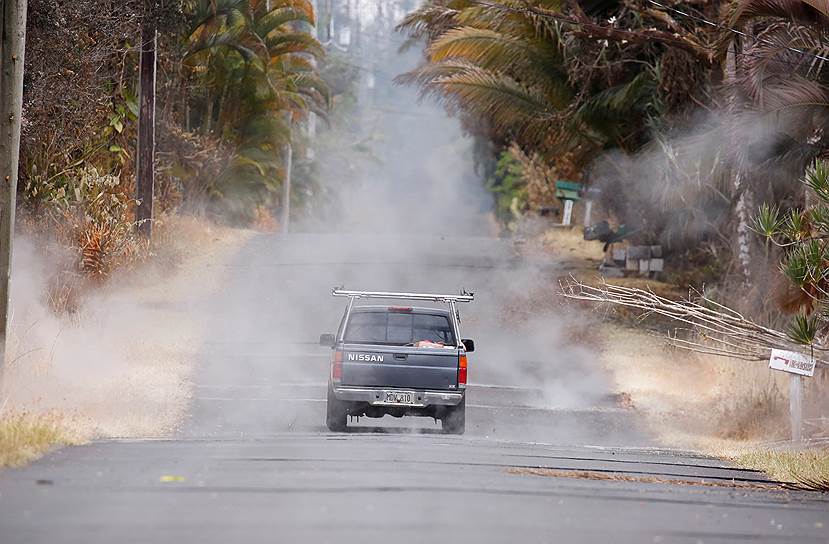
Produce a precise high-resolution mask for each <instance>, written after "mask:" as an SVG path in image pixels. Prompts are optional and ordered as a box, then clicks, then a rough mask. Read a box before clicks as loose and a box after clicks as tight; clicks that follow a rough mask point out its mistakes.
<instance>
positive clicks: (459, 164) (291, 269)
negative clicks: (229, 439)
mask: <svg viewBox="0 0 829 544" xmlns="http://www.w3.org/2000/svg"><path fill="white" fill-rule="evenodd" d="M381 4H383V3H380V2H377V3H372V2H369V1H364V2H362V3H361V5H362V6H363V8H367V9H369V8H371V7H372V6H374V7H376V8H377V9H378V10H379V9H380V8H381V7H382V6H381ZM383 5H384V4H383ZM409 7H413V6H409ZM378 13H379V12H378ZM403 13H404V10H401V9H397V10H396V11H395V10H392V11H391V12H389V11H386V12H383V13H382V14H378V16H377V17H375V18H373V19H372V22H371V24H367V25H364V26H363V27H362V28H361V27H359V25H357V26H356V27H355V25H351V26H350V31H351V32H352V39H353V36H354V32H362V39H361V41H360V47H359V48H352V51H351V53H349V55H348V61H349V62H352V63H355V64H358V65H360V66H361V67H362V68H361V70H360V74H361V81H360V86H359V90H358V96H359V98H360V104H359V107H358V109H357V111H356V115H357V117H356V119H355V120H354V127H356V129H355V130H341V131H340V132H339V133H337V132H336V131H335V133H334V134H327V135H325V134H323V135H321V136H322V137H323V138H328V139H329V140H331V139H333V140H334V147H336V146H339V147H341V148H343V149H345V148H352V147H353V144H354V142H357V141H364V142H368V143H367V144H366V146H367V147H368V148H369V149H370V151H369V153H368V156H369V158H367V157H366V156H363V157H362V158H360V159H357V158H355V159H354V163H353V164H350V165H349V166H346V167H344V166H343V163H342V162H341V161H333V160H329V157H328V156H326V155H324V154H323V153H322V150H317V159H318V160H319V166H320V172H321V173H322V178H323V180H324V182H325V183H326V184H327V186H328V189H329V191H331V192H333V194H335V195H336V198H335V199H334V202H333V206H332V207H331V208H330V209H329V210H328V213H327V214H326V215H325V216H324V217H323V218H322V221H319V220H316V221H311V220H308V221H302V220H300V219H298V218H295V219H294V224H293V232H292V234H291V235H290V236H289V237H287V238H280V237H279V236H274V235H261V236H257V237H253V238H252V239H249V237H248V236H247V235H230V234H226V235H224V236H223V237H222V240H219V241H218V242H217V243H213V242H214V241H212V240H210V243H206V242H204V241H203V242H202V243H199V244H196V246H195V247H193V248H190V250H191V252H192V253H193V254H197V255H198V254H199V253H200V252H202V251H204V249H205V248H208V247H213V248H217V249H216V250H215V251H214V252H213V253H212V254H204V255H200V256H199V257H198V258H196V259H191V260H190V261H188V262H186V263H185V266H183V268H182V269H181V270H180V271H179V272H178V273H176V274H174V275H171V274H170V273H169V271H168V270H163V269H162V270H155V271H153V270H152V269H149V270H148V269H143V268H142V269H141V270H139V272H138V273H137V274H133V275H128V276H125V277H123V278H114V279H113V281H112V282H111V285H110V287H108V288H106V289H104V290H103V291H101V292H100V294H98V295H96V296H95V297H94V298H91V299H88V300H87V302H86V304H85V305H84V308H83V311H82V312H81V314H80V315H78V316H77V317H75V318H73V319H72V320H67V319H58V318H55V317H54V316H52V315H50V313H49V311H48V310H47V309H46V308H45V306H44V304H43V299H42V297H43V292H44V289H45V287H46V282H47V280H48V276H49V271H50V270H51V268H50V263H44V262H40V261H37V260H35V259H33V257H32V255H33V253H32V252H31V251H30V250H29V249H28V248H27V246H26V245H25V244H22V245H20V246H19V250H18V253H17V261H16V263H15V270H16V271H17V273H16V274H15V278H16V280H15V281H16V284H15V287H14V294H13V296H14V298H15V301H16V302H15V312H16V315H15V331H18V332H17V334H18V335H19V338H20V340H19V344H18V345H17V347H16V351H15V352H16V353H18V354H20V355H23V356H22V357H21V358H20V359H19V360H18V361H17V362H16V363H15V365H14V366H13V367H12V369H11V372H10V373H9V375H8V379H7V380H6V385H5V392H4V395H5V396H6V397H9V398H11V399H12V400H11V402H13V403H15V404H16V405H20V406H28V405H36V406H38V407H41V408H42V407H56V408H60V409H68V410H77V412H78V413H79V414H80V415H81V416H82V417H84V418H88V419H90V420H92V422H93V425H94V427H95V430H96V431H97V432H98V433H101V434H105V435H133V436H134V435H152V434H159V433H164V432H167V431H169V430H171V429H172V428H173V427H175V426H176V425H177V423H178V420H179V419H180V418H181V416H182V415H183V414H184V413H185V411H187V404H188V403H187V399H188V398H189V397H190V395H191V394H192V396H193V401H194V402H193V404H192V407H191V409H190V413H191V416H192V417H190V418H189V419H188V420H187V423H186V424H185V428H184V432H186V433H190V434H194V435H199V436H204V435H209V434H216V433H230V434H233V435H240V434H241V435H251V434H268V433H273V432H278V431H284V430H286V429H298V428H304V429H313V430H320V429H321V428H322V423H323V412H322V411H323V410H324V402H321V401H322V400H323V399H324V396H325V381H326V380H327V375H328V358H329V354H328V353H327V352H326V350H325V349H324V348H321V347H320V346H318V345H317V338H318V335H319V334H320V333H323V332H333V331H334V330H335V329H336V327H337V325H338V323H339V319H340V316H341V315H342V311H343V308H344V300H343V299H334V298H332V297H331V296H330V295H329V293H330V288H331V287H333V286H334V285H341V284H344V285H346V286H347V287H349V288H354V289H367V290H389V291H421V292H450V293H451V292H457V291H458V290H459V289H461V288H465V289H468V290H471V291H475V292H476V301H475V302H474V303H472V304H470V305H466V306H462V307H461V308H460V310H461V317H462V319H463V332H464V335H465V336H468V337H472V338H474V339H475V340H476V343H477V346H478V350H477V351H476V353H475V354H473V356H472V357H471V358H470V381H471V382H472V384H473V389H472V390H471V393H470V395H471V398H470V405H471V412H470V416H469V417H470V431H469V432H471V433H473V434H480V435H486V436H500V437H503V438H510V439H523V440H547V441H561V442H571V443H574V442H578V441H591V442H593V443H596V442H605V443H607V441H613V440H615V439H616V438H615V437H616V436H618V435H613V434H612V433H611V434H609V431H607V430H606V429H602V430H601V431H597V430H596V429H591V428H590V426H589V425H585V424H584V422H583V421H575V422H574V421H573V420H572V418H571V419H569V420H566V421H564V420H562V419H561V418H560V417H559V416H557V415H556V413H555V412H548V411H533V410H531V409H530V410H525V408H527V407H529V408H541V407H543V408H556V409H565V410H590V409H594V408H607V409H610V408H613V402H612V400H608V396H609V392H610V386H609V384H608V383H607V381H606V378H605V376H604V374H603V372H602V370H601V369H600V368H599V365H598V363H597V359H598V358H597V356H596V352H595V349H594V348H593V347H591V346H585V345H577V344H576V343H574V342H571V341H570V340H569V336H570V334H569V329H568V327H572V324H573V318H572V316H569V315H567V314H565V313H563V311H562V309H561V307H560V306H559V305H558V304H556V303H555V302H553V298H554V296H555V295H554V292H553V288H552V286H553V285H554V284H555V278H556V277H557V275H559V274H560V273H561V270H560V269H559V268H558V265H557V263H556V262H554V261H551V260H549V259H543V258H542V259H538V260H537V261H535V262H532V263H529V262H527V261H526V260H524V259H523V258H522V257H521V256H520V255H519V254H518V253H517V252H516V250H515V248H514V247H513V245H512V243H511V242H509V241H507V240H499V239H497V238H496V236H497V230H498V229H497V227H496V226H495V222H494V220H493V219H492V215H491V213H490V209H491V207H492V198H491V196H490V195H489V194H487V192H486V191H485V190H484V188H483V183H482V180H480V179H479V178H478V176H477V175H476V174H475V171H474V163H473V157H472V144H471V141H470V140H469V139H467V138H465V137H464V136H463V135H462V134H461V130H460V128H459V125H458V123H457V122H456V121H455V120H453V119H449V118H448V117H447V116H446V114H445V112H444V111H443V110H442V109H441V108H440V107H438V106H435V105H432V104H420V105H418V104H417V100H416V96H415V91H414V90H413V89H409V88H402V87H396V86H393V84H392V81H391V80H392V78H393V77H394V76H395V75H397V73H400V72H402V71H405V70H408V69H409V68H411V67H412V66H414V64H415V63H416V62H418V61H419V58H420V53H419V52H418V51H416V50H414V49H413V50H410V51H409V52H407V53H405V54H401V55H398V53H397V46H398V45H399V44H400V43H401V42H402V39H401V38H400V37H398V36H396V35H395V34H394V33H393V32H392V31H391V28H392V27H393V25H394V23H396V22H397V20H398V19H399V17H401V16H402V15H403ZM366 68H368V69H366ZM349 156H352V157H353V154H351V155H349ZM370 157H373V159H372V158H370ZM317 217H318V216H317ZM177 236H182V239H183V240H189V239H191V238H188V237H187V236H186V235H183V234H181V233H177ZM235 246H238V248H239V251H238V253H237V252H236V251H235V249H236V247H235ZM23 270H31V271H33V272H32V273H31V274H23V273H21V271H23ZM35 271H37V272H35ZM52 346H54V349H52ZM31 349H36V350H37V351H34V352H30V353H29V354H27V355H26V352H27V351H28V350H31ZM36 354H37V356H35V355H36ZM194 363H195V364H196V365H197V366H196V368H195V373H194V374H193V373H192V368H193V364H194ZM191 376H192V378H191ZM41 377H42V378H43V379H41ZM191 379H192V382H193V383H192V384H190V383H189V382H190V380H191ZM33 384H37V385H36V387H34V386H33V387H29V386H30V385H33ZM475 384H479V385H481V386H480V387H478V388H475V387H474V385H475ZM483 386H487V387H483ZM490 386H495V387H490ZM4 398H5V397H4ZM395 423H396V422H395ZM421 423H424V424H428V421H425V420H420V421H418V422H417V423H416V424H417V425H420V424H421ZM505 433H508V434H505ZM580 433H581V434H580ZM584 433H587V434H586V435H585V434H584ZM585 436H587V437H585Z"/></svg>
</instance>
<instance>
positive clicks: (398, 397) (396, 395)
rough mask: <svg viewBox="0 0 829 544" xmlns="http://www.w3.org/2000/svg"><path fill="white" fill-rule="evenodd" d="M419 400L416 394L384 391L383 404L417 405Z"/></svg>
mask: <svg viewBox="0 0 829 544" xmlns="http://www.w3.org/2000/svg"><path fill="white" fill-rule="evenodd" d="M416 400H417V398H416V397H415V394H414V393H407V392H406V391H384V392H383V404H403V405H405V404H415V402H416Z"/></svg>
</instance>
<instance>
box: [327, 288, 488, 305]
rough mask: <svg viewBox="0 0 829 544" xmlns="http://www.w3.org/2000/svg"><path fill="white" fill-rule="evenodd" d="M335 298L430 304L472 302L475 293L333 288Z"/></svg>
mask: <svg viewBox="0 0 829 544" xmlns="http://www.w3.org/2000/svg"><path fill="white" fill-rule="evenodd" d="M331 294H333V295H334V296H335V297H350V298H392V299H401V300H429V301H432V302H447V303H454V302H472V301H473V300H474V298H475V293H467V292H466V291H465V290H461V292H460V294H458V295H438V294H432V293H392V292H385V291H349V290H346V289H343V288H342V287H335V288H334V290H333V291H332V293H331Z"/></svg>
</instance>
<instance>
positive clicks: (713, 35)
mask: <svg viewBox="0 0 829 544" xmlns="http://www.w3.org/2000/svg"><path fill="white" fill-rule="evenodd" d="M827 22H829V12H827V11H826V9H825V6H820V5H817V4H815V3H814V2H807V1H804V2H801V1H796V2H777V1H771V2H769V1H757V0H723V1H715V2H704V3H701V2H693V1H692V2H684V1H681V2H677V1H668V2H663V1H649V0H642V1H640V2H633V3H631V2H614V1H603V2H581V1H567V2H563V3H562V2H558V1H550V0H529V1H527V0H497V1H476V0H427V1H426V2H425V3H424V4H423V5H422V6H421V7H420V8H419V9H417V10H414V11H412V12H411V13H410V14H409V15H408V16H407V17H406V19H405V20H404V21H403V22H402V23H401V24H400V25H399V29H400V30H401V31H403V32H405V33H407V34H408V35H409V36H410V38H411V40H412V42H413V43H419V42H420V41H424V42H425V43H426V48H425V52H424V58H423V63H422V64H421V65H420V66H419V67H418V68H416V69H415V70H412V71H411V72H409V73H406V74H403V75H401V76H400V77H399V78H398V82H399V83H401V84H406V85H413V86H415V87H417V88H418V89H419V90H420V92H421V95H422V96H423V97H424V98H426V99H433V100H437V101H439V102H440V103H442V104H443V105H444V106H445V107H446V110H447V111H448V112H449V113H450V114H452V115H455V116H457V117H458V119H459V120H460V122H461V123H462V124H463V125H464V127H465V129H466V130H467V131H468V132H469V133H470V134H472V135H473V137H474V138H475V140H476V142H477V145H476V149H477V150H478V154H477V160H478V162H479V169H480V170H481V171H482V172H483V173H484V178H485V180H486V181H485V183H486V187H487V188H488V189H489V190H490V191H492V192H493V194H494V195H495V198H496V204H497V206H496V210H497V214H498V216H499V218H500V219H501V220H502V223H503V224H504V225H505V226H506V228H507V229H509V230H512V231H513V232H519V231H521V229H522V225H535V226H537V224H538V219H537V218H538V216H539V215H541V214H542V213H544V212H545V211H546V210H549V209H558V212H559V213H560V210H561V204H562V203H561V201H560V200H559V195H557V193H556V190H555V188H556V182H557V181H558V180H566V181H575V182H581V183H584V184H585V185H586V186H587V187H589V188H590V189H591V190H593V191H595V194H597V195H598V197H597V200H598V205H599V206H600V210H601V211H600V212H599V213H600V214H601V215H600V216H598V217H597V216H594V217H597V219H596V220H601V219H607V220H608V221H609V222H610V224H611V225H613V226H615V227H618V228H624V229H625V230H626V231H627V232H629V233H630V234H629V235H628V236H627V241H628V243H629V244H631V245H657V244H658V245H661V246H662V248H663V250H664V251H665V258H666V272H665V273H664V274H662V275H661V278H660V279H661V280H663V281H657V280H654V279H651V280H635V279H631V278H626V279H610V280H608V281H610V282H611V283H617V284H620V285H630V286H636V287H641V288H644V289H647V290H655V291H656V292H659V293H664V294H667V296H669V297H676V298H687V297H688V296H689V293H690V294H691V295H693V293H695V292H696V293H704V294H705V296H706V297H708V298H709V299H711V300H716V301H717V302H718V303H722V304H725V305H728V306H730V307H733V308H736V309H737V310H739V311H740V312H741V313H742V314H743V315H746V316H748V318H749V319H751V320H753V321H754V322H756V323H760V324H762V325H765V326H770V327H773V328H775V329H778V330H781V331H784V332H785V333H786V334H787V335H788V337H789V338H790V339H791V340H793V341H794V342H797V343H799V344H802V345H803V346H804V350H806V351H807V352H808V351H809V350H814V351H815V353H817V354H818V355H820V354H822V353H824V350H825V349H827V348H829V345H827V344H826V338H827V336H826V335H827V332H829V327H827V325H826V317H825V316H826V315H827V312H826V293H827V286H826V285H824V284H825V283H826V280H825V278H826V276H827V271H829V258H827V247H829V246H827V242H826V229H827V218H826V217H825V216H826V214H827V210H826V207H827V202H828V201H829V192H827V190H829V189H828V188H829V174H828V173H827V172H829V166H827V164H829V163H826V162H824V160H825V158H826V157H827V155H828V153H827V152H829V140H827V134H829V132H827V128H829V125H827V122H829V109H828V107H829V64H828V63H827V62H826V46H825V44H826V43H827V38H829V35H827V28H829V25H827ZM558 217H560V215H559V216H558ZM527 232H537V228H536V230H535V231H532V230H531V231H527ZM566 238H567V237H566V236H565V235H563V234H561V233H558V232H554V231H547V232H546V233H544V234H543V235H542V236H541V238H540V242H541V244H542V248H543V247H545V246H546V247H547V248H548V249H549V250H550V251H554V252H561V251H574V250H575V249H576V248H575V245H574V243H573V242H572V240H568V239H566ZM596 245H597V251H596V253H595V255H593V256H591V259H590V260H589V261H586V260H584V259H582V260H581V263H582V264H581V265H580V264H579V263H578V261H579V259H573V258H572V257H571V256H569V255H568V254H567V253H564V257H563V258H564V259H565V261H566V262H567V263H569V264H568V266H569V267H570V271H572V272H574V273H576V274H577V275H579V276H580V277H582V278H585V281H595V272H594V271H593V270H595V269H593V270H590V269H591V268H593V267H595V266H597V264H598V262H599V260H600V259H601V257H602V255H601V251H600V250H599V249H598V248H599V246H598V243H596ZM570 255H573V254H572V253H571V254H570ZM585 262H587V263H589V265H588V266H584V263H585ZM591 276H592V277H591ZM589 277H590V278H589ZM587 278H589V279H587ZM640 314H641V312H637V311H632V310H630V309H622V310H621V311H619V312H616V313H615V315H616V316H617V318H618V319H620V320H621V322H622V323H625V324H627V325H629V326H632V327H634V328H641V327H642V324H643V323H642V321H641V315H640ZM665 321H669V320H665ZM646 324H647V327H648V328H649V329H650V330H651V331H659V332H661V333H663V334H666V335H668V334H676V333H675V329H676V327H677V324H676V323H667V322H660V321H659V320H653V319H650V320H648V321H646ZM620 334H622V333H620ZM611 336H614V335H611ZM692 340H695V341H696V340H699V341H700V342H701V343H703V344H704V343H705V342H706V341H707V340H706V338H705V337H704V335H701V336H700V337H698V338H695V339H692ZM620 343H621V344H624V343H625V342H624V341H623V340H620V339H618V338H617V339H616V340H615V343H613V345H612V346H611V347H608V349H609V350H611V351H612V350H614V349H618V348H619V346H620ZM634 343H635V342H634ZM622 351H624V349H623V350H622ZM614 353H615V352H614ZM617 355H619V354H617ZM734 355H735V357H737V356H739V355H740V354H739V353H734ZM619 356H620V357H621V358H623V359H624V358H625V357H628V359H626V364H617V365H611V366H613V367H614V368H613V370H614V373H615V374H616V375H617V376H620V378H619V382H620V384H625V386H626V387H628V388H629V390H628V391H625V393H632V396H631V397H630V398H632V399H633V402H634V403H635V404H638V405H639V406H642V405H647V406H648V408H650V409H653V410H654V411H655V412H657V413H660V414H661V416H660V417H659V418H657V420H658V421H655V422H654V423H655V424H656V425H661V426H662V430H666V429H670V428H671V426H672V424H673V426H674V427H677V428H683V427H684V432H685V433H686V434H685V435H684V436H682V437H678V436H675V438H677V439H681V440H682V442H683V444H686V445H687V444H688V443H689V440H688V439H689V438H690V436H688V433H690V435H693V434H694V433H697V437H698V439H699V440H700V442H703V441H705V440H709V441H710V440H726V441H732V442H733V441H738V442H739V441H743V442H746V443H755V444H756V443H758V442H762V441H764V440H772V439H780V438H784V437H785V436H787V434H788V430H787V423H788V422H787V421H786V417H785V416H786V410H787V408H788V400H787V396H788V392H787V387H786V384H785V379H783V378H781V377H779V376H774V375H773V374H772V373H771V371H769V370H768V369H767V368H765V365H764V363H762V362H758V363H756V364H755V363H747V362H745V361H740V360H737V359H731V360H729V359H722V360H720V361H717V360H716V359H715V360H714V361H713V362H711V358H710V357H705V356H699V355H694V354H690V355H689V356H688V357H682V358H677V357H673V358H672V360H673V361H674V364H673V365H671V366H670V368H665V367H666V365H665V364H664V363H663V361H664V360H665V358H666V354H665V353H664V352H663V351H662V350H661V348H659V347H656V348H654V356H653V365H651V364H650V363H647V364H645V365H644V366H645V367H646V368H642V361H641V359H642V357H641V354H638V356H637V354H636V353H629V354H626V355H625V354H623V355H619ZM681 361H686V362H688V363H689V364H688V365H687V366H688V368H685V366H686V365H685V364H684V363H683V362H681ZM679 367H682V368H679ZM729 369H733V370H732V371H730V370H729ZM626 373H627V374H626ZM676 373H678V374H680V375H684V376H686V379H687V380H691V382H690V383H701V384H707V385H705V386H701V387H700V388H697V387H690V388H688V387H685V386H684V385H683V384H682V383H680V381H677V380H676V379H674V378H675V376H672V374H676ZM625 374H626V375H625ZM686 374H687V375H686ZM622 376H624V377H622ZM778 378H779V379H778ZM827 378H829V376H827V369H826V367H825V366H821V365H819V366H818V369H817V371H816V375H815V378H813V379H811V380H809V381H808V384H807V390H806V399H807V401H806V402H807V405H806V412H807V414H808V415H810V416H811V417H813V418H817V420H819V421H823V420H820V417H819V416H823V415H825V413H826V410H827V409H829V405H827V402H826V400H825V399H826V398H827V393H828V392H829V389H828V388H827ZM734 380H738V382H739V383H735V382H734ZM778 382H781V383H778ZM685 383H686V384H687V383H689V382H687V381H686V382H685ZM706 387H707V389H706ZM688 389H691V390H693V392H691V391H689V390H688ZM674 393H675V394H674ZM625 398H628V397H625ZM701 414H705V417H701ZM669 418H673V419H669ZM808 432H809V433H810V434H811V435H812V436H814V437H817V438H819V437H824V436H826V432H827V429H826V428H825V423H824V424H823V426H820V425H818V426H817V427H813V428H810V429H809V430H808ZM678 433H679V430H678V429H676V428H675V429H674V434H675V435H677V434H678ZM703 437H704V438H703ZM709 445H710V442H709ZM756 455H757V459H760V458H762V456H763V455H766V454H762V453H758V454H756ZM768 455H769V459H771V454H768ZM785 455H786V454H782V453H781V454H779V457H780V458H781V459H782V458H785ZM815 455H816V456H817V457H816V459H818V458H820V455H821V454H820V453H816V454H815ZM791 459H792V463H794V462H795V460H796V461H797V463H799V465H800V467H801V468H803V469H804V470H805V472H802V473H799V474H801V476H800V477H803V478H808V475H807V474H808V473H809V471H811V473H812V476H813V477H814V478H815V479H816V481H820V480H821V478H824V476H821V474H822V473H821V472H820V469H819V463H817V464H815V463H812V464H809V463H805V462H802V463H801V462H800V461H803V460H805V459H806V457H805V456H803V455H795V454H792V457H791ZM797 463H795V464H797ZM766 464H767V465H768V466H769V469H770V470H771V472H770V473H772V474H773V475H778V474H779V475H780V477H784V472H785V471H783V470H782V469H777V468H773V467H772V465H771V464H768V463H766ZM795 464H791V466H792V467H795ZM781 466H782V465H781ZM792 470H794V468H792ZM792 474H793V473H792ZM789 476H791V474H789Z"/></svg>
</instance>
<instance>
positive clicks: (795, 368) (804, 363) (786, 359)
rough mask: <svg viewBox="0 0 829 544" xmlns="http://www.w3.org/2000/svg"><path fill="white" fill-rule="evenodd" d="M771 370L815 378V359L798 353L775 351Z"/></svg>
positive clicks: (772, 352) (770, 365)
mask: <svg viewBox="0 0 829 544" xmlns="http://www.w3.org/2000/svg"><path fill="white" fill-rule="evenodd" d="M769 368H773V369H774V370H782V371H783V372H791V373H792V374H800V375H801V376H814V375H815V359H814V357H809V356H808V355H804V354H802V353H798V352H796V351H786V350H785V349H773V350H771V357H770V358H769Z"/></svg>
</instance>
